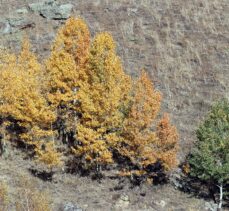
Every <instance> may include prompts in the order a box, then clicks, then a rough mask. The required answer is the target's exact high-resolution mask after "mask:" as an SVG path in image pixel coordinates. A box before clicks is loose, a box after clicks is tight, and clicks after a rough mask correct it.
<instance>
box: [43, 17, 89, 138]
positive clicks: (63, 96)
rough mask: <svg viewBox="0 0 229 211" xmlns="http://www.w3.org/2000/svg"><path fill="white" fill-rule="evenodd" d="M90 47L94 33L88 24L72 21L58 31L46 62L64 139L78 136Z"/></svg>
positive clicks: (51, 97)
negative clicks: (80, 91) (80, 98)
mask: <svg viewBox="0 0 229 211" xmlns="http://www.w3.org/2000/svg"><path fill="white" fill-rule="evenodd" d="M89 46H90V33H89V30H88V27H87V25H86V23H85V22H84V21H83V20H82V19H80V18H78V19H75V18H70V19H68V20H67V21H66V23H65V25H64V26H63V27H62V28H61V29H60V30H59V31H58V34H57V36H56V39H55V41H54V43H53V46H52V52H51V56H50V57H49V58H48V60H47V62H46V71H47V78H48V99H49V102H50V103H51V106H52V107H53V108H54V109H56V110H57V113H58V119H57V122H56V123H57V128H58V130H59V133H60V136H62V138H63V137H66V138H68V137H69V135H70V133H73V134H74V133H75V124H76V122H77V115H78V113H77V110H78V99H77V96H76V93H77V91H78V89H79V87H80V86H82V84H83V82H84V81H85V80H86V79H85V77H86V74H85V66H86V64H87V60H88V55H89ZM73 134H72V135H73Z"/></svg>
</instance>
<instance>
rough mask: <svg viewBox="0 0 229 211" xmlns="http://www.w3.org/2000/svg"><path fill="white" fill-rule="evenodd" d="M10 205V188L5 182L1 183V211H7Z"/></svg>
mask: <svg viewBox="0 0 229 211" xmlns="http://www.w3.org/2000/svg"><path fill="white" fill-rule="evenodd" d="M8 205H9V196H8V186H7V184H6V183H5V182H0V211H5V210H7V207H8Z"/></svg>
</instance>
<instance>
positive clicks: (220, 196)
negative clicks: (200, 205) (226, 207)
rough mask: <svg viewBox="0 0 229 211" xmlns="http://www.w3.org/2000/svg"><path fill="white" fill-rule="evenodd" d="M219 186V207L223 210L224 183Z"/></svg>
mask: <svg viewBox="0 0 229 211" xmlns="http://www.w3.org/2000/svg"><path fill="white" fill-rule="evenodd" d="M218 187H219V190H220V195H219V205H218V208H219V210H221V209H222V204H223V183H221V184H220V185H219V186H218Z"/></svg>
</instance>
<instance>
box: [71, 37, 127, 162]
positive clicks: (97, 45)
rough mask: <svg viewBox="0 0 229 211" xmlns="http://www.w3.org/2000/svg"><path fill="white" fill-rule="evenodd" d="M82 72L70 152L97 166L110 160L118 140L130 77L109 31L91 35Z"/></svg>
mask: <svg viewBox="0 0 229 211" xmlns="http://www.w3.org/2000/svg"><path fill="white" fill-rule="evenodd" d="M86 74H87V81H86V82H85V84H84V85H83V86H82V87H81V88H80V89H79V92H78V99H79V102H80V112H81V114H82V117H81V119H80V121H79V124H78V125H77V139H78V143H79V144H78V146H77V147H76V149H75V150H74V151H75V153H76V154H77V155H78V156H80V157H82V158H83V160H84V161H85V163H88V164H96V165H97V166H99V165H100V164H106V163H110V162H112V153H111V148H112V147H113V146H114V145H115V144H116V143H117V142H118V141H119V139H120V137H119V136H118V135H117V133H118V132H119V131H120V127H121V125H122V122H123V119H124V115H123V112H122V110H125V107H126V106H127V99H128V93H129V89H130V78H129V77H128V76H127V75H126V74H125V73H124V71H123V68H122V65H121V62H120V59H119V57H118V56H117V55H116V46H115V43H114V40H113V38H112V36H111V35H110V34H109V33H100V34H98V35H96V37H95V38H94V40H93V43H92V46H91V49H90V55H89V59H88V65H87V69H86Z"/></svg>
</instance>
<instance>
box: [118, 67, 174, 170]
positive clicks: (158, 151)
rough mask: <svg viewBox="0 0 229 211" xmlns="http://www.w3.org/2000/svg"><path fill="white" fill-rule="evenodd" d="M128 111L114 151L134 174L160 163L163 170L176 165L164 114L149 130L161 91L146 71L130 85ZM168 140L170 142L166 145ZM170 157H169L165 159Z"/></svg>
mask: <svg viewBox="0 0 229 211" xmlns="http://www.w3.org/2000/svg"><path fill="white" fill-rule="evenodd" d="M130 102H131V103H130V104H131V106H130V110H129V114H128V116H127V118H126V119H125V121H124V127H123V131H122V134H121V135H122V141H121V142H120V143H119V147H118V151H119V153H121V155H122V156H124V157H126V158H127V159H129V161H130V162H131V163H132V165H133V167H134V168H135V169H137V171H138V173H141V174H144V173H146V169H147V167H149V166H152V165H154V164H156V163H158V162H161V164H162V165H163V166H165V167H166V170H168V169H170V168H171V167H173V166H174V165H175V164H176V161H175V160H176V159H175V158H176V150H177V145H176V144H177V140H178V139H177V132H176V130H175V128H174V127H172V126H171V125H170V124H169V122H168V117H167V116H165V117H164V118H163V119H162V120H161V121H160V123H159V124H158V127H157V130H155V129H153V128H154V125H155V123H156V122H157V115H158V113H159V110H160V105H161V94H160V93H159V92H158V91H156V90H155V89H154V87H153V85H152V83H151V81H150V79H149V76H148V75H147V73H146V72H144V71H142V73H141V75H140V77H139V79H138V80H137V81H136V83H135V84H134V85H133V88H132V97H131V100H130ZM170 143H171V145H170ZM169 156H171V160H169V158H168V157H169Z"/></svg>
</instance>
